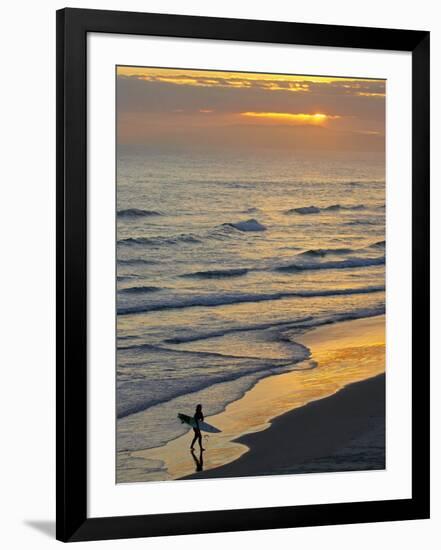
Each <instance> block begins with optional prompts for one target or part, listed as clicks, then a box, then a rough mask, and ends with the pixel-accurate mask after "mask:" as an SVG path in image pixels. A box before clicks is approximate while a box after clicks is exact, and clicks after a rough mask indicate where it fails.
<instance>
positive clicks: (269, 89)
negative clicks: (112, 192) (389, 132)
mask: <svg viewBox="0 0 441 550" xmlns="http://www.w3.org/2000/svg"><path fill="white" fill-rule="evenodd" d="M385 100H386V81H385V80H367V79H360V78H338V77H318V76H302V75H280V74H277V75H273V74H260V73H239V72H226V71H203V70H190V69H188V70H187V69H165V68H148V67H127V66H118V67H117V140H118V144H119V145H127V144H129V145H132V144H133V145H142V146H147V147H149V148H151V149H153V150H160V151H165V152H167V151H170V152H172V151H188V150H190V151H191V150H193V151H196V150H202V151H204V150H210V149H214V150H229V149H230V150H234V151H240V150H243V149H247V150H253V151H260V150H270V151H273V150H280V151H288V152H293V151H305V152H307V151H308V152H311V151H313V152H314V151H319V152H320V151H329V152H332V151H336V152H384V149H385V107H386V101H385Z"/></svg>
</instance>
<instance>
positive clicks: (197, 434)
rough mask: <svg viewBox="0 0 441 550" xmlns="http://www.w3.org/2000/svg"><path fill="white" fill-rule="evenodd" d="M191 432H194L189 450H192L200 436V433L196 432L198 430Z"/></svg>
mask: <svg viewBox="0 0 441 550" xmlns="http://www.w3.org/2000/svg"><path fill="white" fill-rule="evenodd" d="M193 431H194V437H193V441H192V442H191V445H190V449H192V450H193V449H194V444H195V443H196V440H197V439H198V438H199V437H200V435H201V432H198V430H195V429H194V428H193ZM200 444H201V443H200V440H199V445H200Z"/></svg>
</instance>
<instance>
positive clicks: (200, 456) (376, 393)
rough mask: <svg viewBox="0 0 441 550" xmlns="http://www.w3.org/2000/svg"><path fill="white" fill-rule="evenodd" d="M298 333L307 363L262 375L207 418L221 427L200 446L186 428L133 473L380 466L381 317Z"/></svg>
mask: <svg viewBox="0 0 441 550" xmlns="http://www.w3.org/2000/svg"><path fill="white" fill-rule="evenodd" d="M291 337H292V338H293V339H294V340H295V342H297V343H301V344H302V345H303V346H305V347H307V348H308V349H309V351H310V357H309V359H308V360H307V361H305V362H304V369H303V370H302V369H300V370H298V369H297V370H293V371H291V372H284V373H282V374H278V375H274V376H269V377H267V378H264V379H262V380H260V381H259V382H258V383H257V384H256V385H255V386H253V387H252V388H251V389H250V390H249V391H247V392H246V393H245V394H244V396H243V397H242V398H241V399H238V400H237V401H234V402H233V403H230V404H229V405H228V406H227V407H226V408H225V410H223V411H222V412H221V413H219V414H216V415H213V416H211V417H208V418H207V419H206V420H207V421H208V422H210V423H212V424H214V425H215V426H217V427H218V428H220V429H221V430H222V432H221V433H220V434H213V435H209V437H205V438H204V446H205V448H206V451H205V452H203V453H200V452H199V450H198V449H197V448H196V450H195V452H194V453H191V452H190V450H189V445H190V441H191V438H192V433H188V432H187V433H185V434H184V435H182V436H180V437H177V438H176V439H174V440H173V441H170V442H168V443H167V444H166V445H164V446H162V447H159V448H154V449H145V450H139V451H135V452H132V453H131V454H130V459H128V460H130V464H131V467H130V469H129V470H130V472H131V474H132V476H133V480H135V479H136V480H139V479H144V480H151V481H154V480H155V479H156V480H159V479H183V478H185V479H194V478H212V477H235V476H252V475H268V474H288V473H307V472H330V471H348V470H372V469H383V468H384V467H385V428H384V422H385V375H384V371H385V356H384V351H385V317H384V315H379V316H373V317H370V318H363V319H356V320H349V321H344V322H340V323H333V324H326V325H324V326H321V327H318V328H314V329H312V330H308V331H304V332H303V334H296V335H291ZM158 465H160V467H158ZM126 470H127V469H126ZM127 481H130V479H127Z"/></svg>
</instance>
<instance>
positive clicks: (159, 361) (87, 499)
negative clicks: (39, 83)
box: [57, 9, 429, 541]
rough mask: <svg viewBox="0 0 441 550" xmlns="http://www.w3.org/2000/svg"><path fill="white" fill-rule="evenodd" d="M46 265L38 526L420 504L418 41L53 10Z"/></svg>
mask: <svg viewBox="0 0 441 550" xmlns="http://www.w3.org/2000/svg"><path fill="white" fill-rule="evenodd" d="M379 24H381V22H379ZM57 256H58V260H57V538H58V539H59V540H62V541H81V540H97V539H113V538H126V537H127V538H128V537H147V536H160V535H172V534H188V533H208V532H220V531H237V530H245V529H246V530H250V529H251V530H254V529H272V528H282V527H297V526H312V525H324V524H338V523H361V522H375V521H392V520H404V519H421V518H427V517H429V33H428V32H424V31H414V30H391V29H380V28H356V27H339V26H329V25H309V24H298V23H282V22H271V21H251V20H250V21H247V20H234V19H215V18H205V17H188V16H179V15H159V14H146V13H128V12H110V11H94V10H81V9H64V10H60V11H59V12H57Z"/></svg>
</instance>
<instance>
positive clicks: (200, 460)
mask: <svg viewBox="0 0 441 550" xmlns="http://www.w3.org/2000/svg"><path fill="white" fill-rule="evenodd" d="M190 452H191V456H192V457H193V460H194V463H195V465H196V472H202V471H203V469H204V453H203V450H202V449H201V450H200V451H199V458H198V457H197V456H196V453H195V452H194V449H191V451H190Z"/></svg>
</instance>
